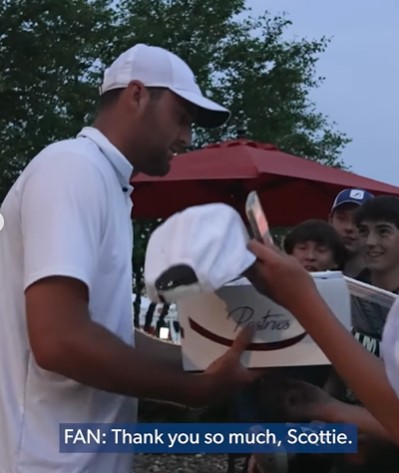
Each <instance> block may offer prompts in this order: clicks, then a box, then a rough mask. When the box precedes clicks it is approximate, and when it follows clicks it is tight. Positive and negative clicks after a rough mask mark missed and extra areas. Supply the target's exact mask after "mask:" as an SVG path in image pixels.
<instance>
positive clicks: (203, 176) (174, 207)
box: [132, 140, 399, 226]
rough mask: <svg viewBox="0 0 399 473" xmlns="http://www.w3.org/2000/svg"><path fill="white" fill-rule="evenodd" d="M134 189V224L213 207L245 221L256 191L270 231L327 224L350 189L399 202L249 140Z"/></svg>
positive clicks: (137, 182) (202, 155) (376, 185)
mask: <svg viewBox="0 0 399 473" xmlns="http://www.w3.org/2000/svg"><path fill="white" fill-rule="evenodd" d="M132 185H133V186H134V191H133V201H134V208H133V217H134V218H156V217H161V218H166V217H168V216H170V215H172V214H173V213H175V212H177V211H180V210H183V209H184V208H186V207H188V206H192V205H199V204H206V203H212V202H224V203H226V204H229V205H231V206H233V207H234V208H236V209H237V210H238V211H239V212H240V213H241V214H242V215H243V213H244V205H245V199H246V197H247V194H248V192H249V191H251V190H257V191H258V193H259V195H260V199H261V201H262V204H263V206H264V209H265V211H266V213H267V216H268V218H269V222H270V224H271V226H291V225H296V224H297V223H299V222H301V221H303V220H305V219H308V218H321V219H326V218H327V216H328V214H329V211H330V208H331V205H332V202H333V200H334V198H335V196H336V194H337V193H338V192H339V191H340V190H342V189H345V188H349V187H352V188H361V189H365V190H368V191H370V192H372V193H374V194H375V195H380V194H393V195H398V196H399V188H398V187H395V186H392V185H389V184H384V183H382V182H379V181H375V180H373V179H368V178H365V177H362V176H359V175H357V174H354V173H351V172H348V171H342V170H340V169H335V168H331V167H327V166H323V165H321V164H319V163H316V162H313V161H310V160H307V159H304V158H299V157H296V156H292V155H289V154H287V153H283V152H281V151H279V150H278V149H277V148H276V147H275V146H273V145H270V144H264V143H258V142H253V141H248V140H235V141H227V142H224V143H220V144H216V145H210V146H207V147H205V148H202V149H200V150H198V151H193V152H190V153H186V154H182V155H179V156H176V158H175V159H174V160H173V161H172V164H171V170H170V172H169V174H168V175H167V176H164V177H162V178H157V177H151V176H146V175H142V174H138V175H137V176H135V177H134V178H133V181H132ZM215 224H217V222H215Z"/></svg>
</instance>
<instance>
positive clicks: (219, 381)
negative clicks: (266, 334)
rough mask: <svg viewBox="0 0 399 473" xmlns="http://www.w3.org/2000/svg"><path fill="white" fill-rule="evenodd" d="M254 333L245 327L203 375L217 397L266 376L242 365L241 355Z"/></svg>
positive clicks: (263, 372)
mask: <svg viewBox="0 0 399 473" xmlns="http://www.w3.org/2000/svg"><path fill="white" fill-rule="evenodd" d="M252 335H253V332H252V331H251V330H250V329H249V328H248V327H245V328H244V329H243V330H241V332H240V333H239V334H238V335H237V337H236V339H235V340H234V342H233V344H232V346H231V347H230V348H229V349H228V350H227V351H226V353H225V354H224V355H222V356H221V357H220V358H218V359H217V360H215V361H214V362H213V363H212V364H211V365H210V366H209V367H208V368H207V370H206V371H205V372H204V373H203V376H204V378H206V379H208V380H209V381H210V389H211V391H213V392H214V395H215V396H220V395H222V396H223V395H226V394H228V393H229V392H230V390H232V389H236V388H239V387H240V386H244V385H247V384H250V383H252V382H254V381H255V380H256V379H258V378H259V377H261V376H262V375H264V374H265V371H262V370H250V369H247V368H245V367H244V366H243V365H242V364H241V355H242V354H243V353H244V351H245V349H246V348H247V347H248V345H249V344H250V342H251V339H252Z"/></svg>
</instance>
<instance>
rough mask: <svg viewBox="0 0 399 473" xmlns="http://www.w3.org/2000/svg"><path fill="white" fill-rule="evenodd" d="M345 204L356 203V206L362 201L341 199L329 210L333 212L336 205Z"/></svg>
mask: <svg viewBox="0 0 399 473" xmlns="http://www.w3.org/2000/svg"><path fill="white" fill-rule="evenodd" d="M347 204H352V205H357V206H358V207H360V206H361V205H362V204H363V202H359V201H358V200H350V199H348V200H343V201H342V202H339V203H338V204H336V205H334V206H333V207H332V209H331V212H333V211H334V210H335V209H337V208H338V207H341V206H342V205H347Z"/></svg>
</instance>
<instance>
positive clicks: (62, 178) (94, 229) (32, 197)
mask: <svg viewBox="0 0 399 473" xmlns="http://www.w3.org/2000/svg"><path fill="white" fill-rule="evenodd" d="M47 158H49V159H47ZM104 193H105V180H104V178H103V176H102V174H101V172H100V170H99V169H98V167H97V166H96V164H95V163H94V162H91V161H90V160H89V159H87V157H84V156H80V155H74V154H70V155H68V156H67V155H61V156H60V155H57V156H50V157H48V156H46V158H44V159H43V161H42V162H40V163H37V166H36V167H34V169H33V170H32V172H31V174H30V175H29V176H27V178H26V181H25V182H24V185H23V189H22V195H21V214H20V218H21V231H22V241H23V254H24V258H23V263H24V268H23V271H24V274H23V276H24V289H26V288H27V287H28V286H30V285H31V284H33V283H34V282H35V281H38V280H39V279H42V278H45V277H48V276H69V277H73V278H76V279H79V280H81V281H83V282H84V283H85V284H86V285H87V286H88V288H89V290H90V289H91V287H92V281H93V278H94V275H95V272H96V266H97V263H98V255H99V249H100V245H101V235H102V228H103V226H104V225H103V222H104V218H105V213H106V198H105V196H104Z"/></svg>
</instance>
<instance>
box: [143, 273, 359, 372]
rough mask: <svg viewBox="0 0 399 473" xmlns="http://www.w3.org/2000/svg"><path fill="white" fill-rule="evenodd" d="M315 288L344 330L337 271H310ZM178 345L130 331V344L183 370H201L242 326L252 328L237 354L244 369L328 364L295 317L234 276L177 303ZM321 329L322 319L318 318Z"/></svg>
mask: <svg viewBox="0 0 399 473" xmlns="http://www.w3.org/2000/svg"><path fill="white" fill-rule="evenodd" d="M313 278H314V280H315V283H316V285H317V288H318V290H319V292H320V294H321V295H322V297H323V298H324V300H325V301H326V303H327V304H328V305H329V307H330V308H331V310H332V312H333V313H334V314H335V316H336V317H337V318H338V319H339V320H340V321H341V323H342V324H343V325H344V326H345V327H346V328H347V329H348V330H350V328H351V316H350V312H351V311H350V293H349V290H348V284H347V282H346V281H345V279H344V277H343V276H342V273H340V272H325V273H324V272H323V273H314V274H313ZM177 311H178V317H179V323H180V326H181V346H179V345H174V344H172V343H168V342H164V341H161V340H158V339H156V338H154V337H150V336H147V335H145V334H143V333H142V332H137V333H136V346H137V348H138V349H141V350H145V351H146V352H147V353H148V354H152V355H155V354H156V353H157V354H158V355H159V354H162V358H163V359H164V360H165V361H168V362H170V363H172V364H180V366H183V369H184V370H185V371H203V370H205V369H206V368H207V367H208V366H209V365H210V364H211V363H212V362H213V361H214V360H215V359H216V358H218V357H219V356H221V355H222V354H223V353H224V352H225V351H226V350H227V349H228V348H229V346H231V343H232V341H233V340H234V338H235V337H236V336H237V333H238V331H239V330H240V329H241V328H242V327H244V326H245V325H248V324H249V325H252V326H253V327H254V328H255V330H256V331H255V335H254V338H253V340H252V343H251V344H250V346H249V347H248V350H247V351H245V353H244V355H243V357H242V363H243V364H244V365H245V366H247V367H250V368H268V367H292V366H316V365H329V364H330V361H329V360H328V359H327V358H326V356H325V355H324V353H323V352H322V351H321V349H320V348H319V347H318V346H317V345H316V343H315V342H314V341H313V340H312V338H311V337H310V336H309V335H308V334H307V333H306V331H305V330H304V328H303V327H302V326H301V325H300V324H299V322H298V321H297V320H296V318H295V317H294V316H293V315H292V314H291V313H290V312H288V311H287V310H286V309H284V308H283V307H281V306H279V305H277V304H276V303H274V302H273V301H272V300H271V299H269V298H268V297H265V296H263V295H261V294H259V293H258V292H257V291H256V289H255V288H254V287H253V286H252V285H251V284H250V283H249V282H248V281H247V280H246V279H240V280H238V281H236V282H235V283H233V284H229V285H226V286H224V287H222V288H221V289H220V290H218V291H216V292H215V293H201V294H195V295H192V296H188V297H185V298H184V299H182V300H180V301H179V302H177ZM320 330H323V320H322V319H321V320H320Z"/></svg>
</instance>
